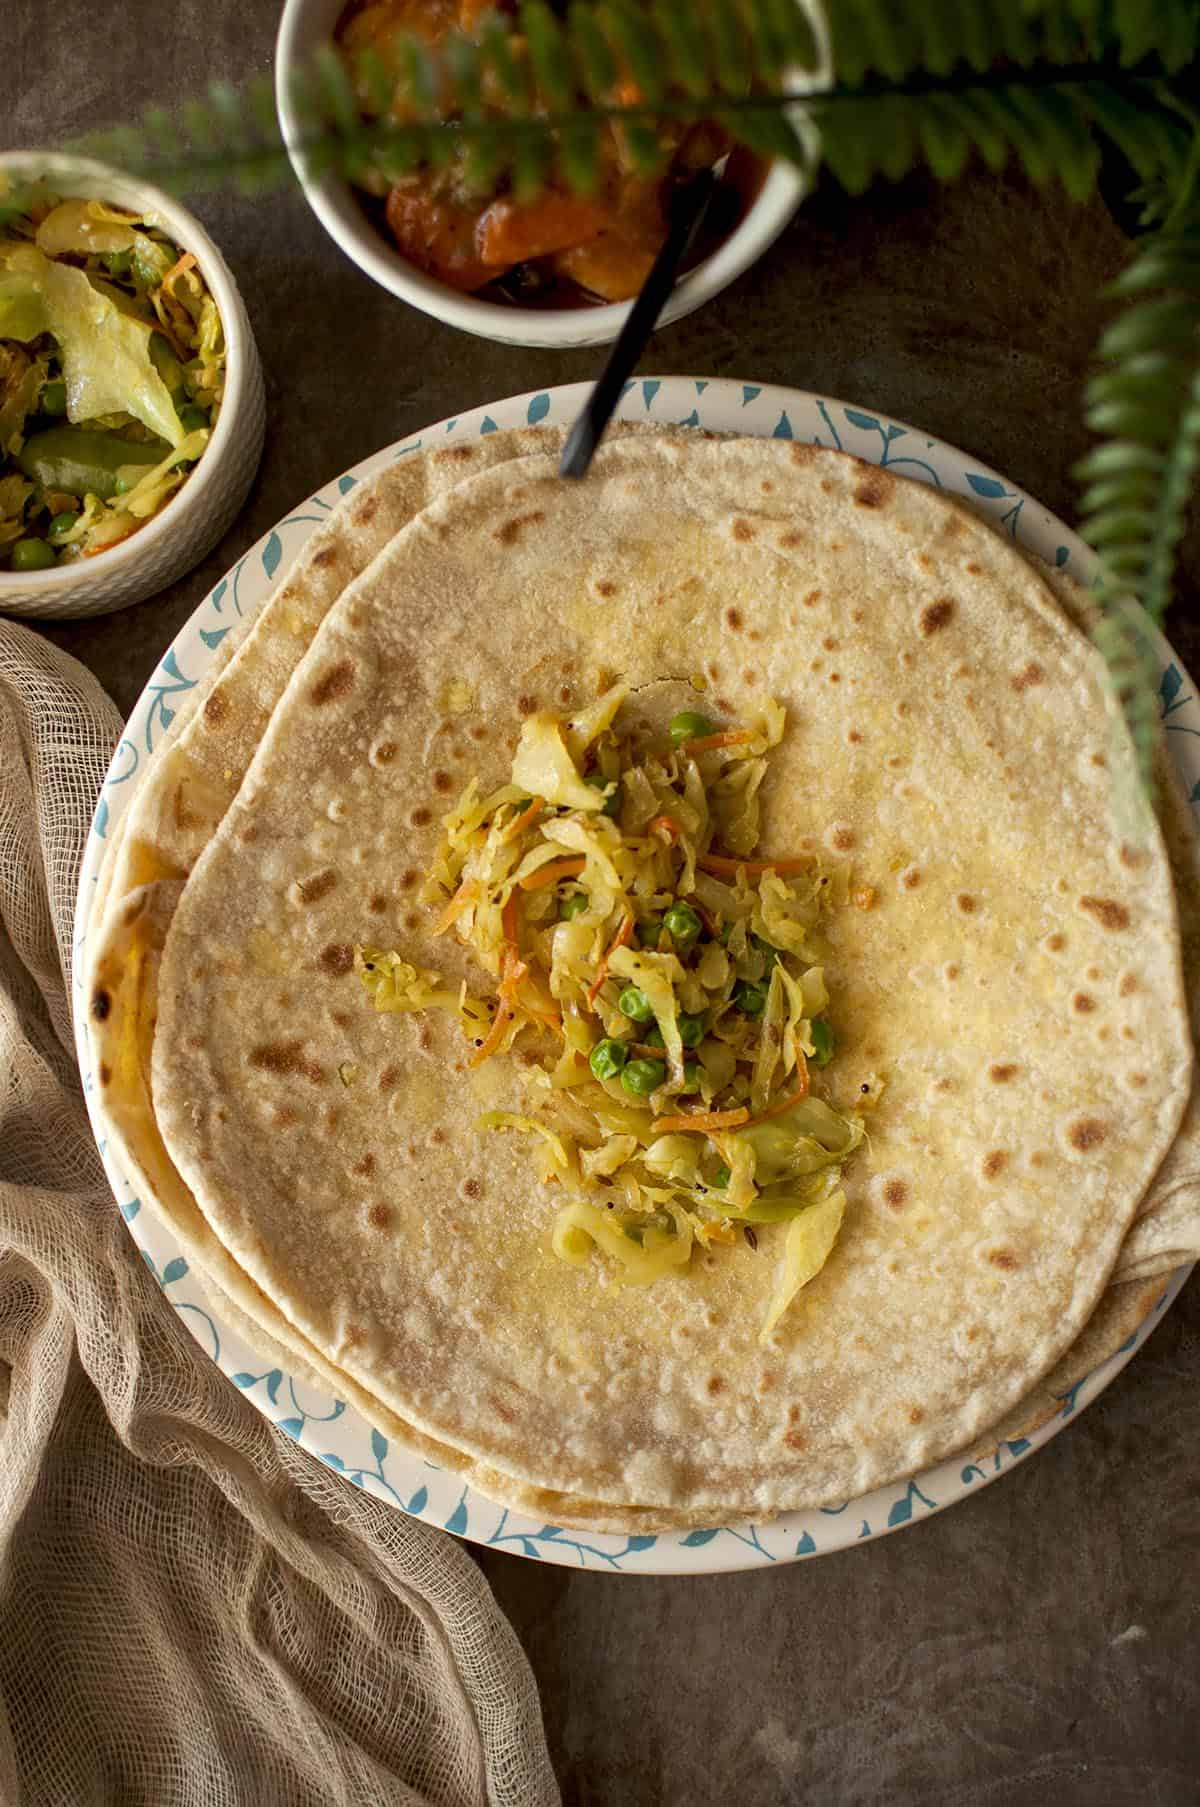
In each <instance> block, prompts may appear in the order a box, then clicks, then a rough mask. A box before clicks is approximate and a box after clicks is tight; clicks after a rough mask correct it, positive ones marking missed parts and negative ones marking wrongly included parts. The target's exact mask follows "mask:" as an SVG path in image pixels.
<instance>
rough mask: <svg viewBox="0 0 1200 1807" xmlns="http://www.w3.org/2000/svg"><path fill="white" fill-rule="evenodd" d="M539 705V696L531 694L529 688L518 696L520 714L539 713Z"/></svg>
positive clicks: (518, 712)
mask: <svg viewBox="0 0 1200 1807" xmlns="http://www.w3.org/2000/svg"><path fill="white" fill-rule="evenodd" d="M537 706H538V700H537V698H536V697H535V696H531V695H530V694H529V692H528V691H527V690H526V691H523V692H522V693H521V695H520V696H519V697H518V698H517V714H518V715H536V714H537Z"/></svg>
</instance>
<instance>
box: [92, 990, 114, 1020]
mask: <svg viewBox="0 0 1200 1807" xmlns="http://www.w3.org/2000/svg"><path fill="white" fill-rule="evenodd" d="M111 1011H112V998H111V997H110V995H109V993H108V992H107V991H105V990H104V989H103V987H101V988H100V989H99V990H98V991H95V992H93V993H92V1020H93V1022H97V1023H106V1022H107V1021H108V1018H109V1015H110V1013H111Z"/></svg>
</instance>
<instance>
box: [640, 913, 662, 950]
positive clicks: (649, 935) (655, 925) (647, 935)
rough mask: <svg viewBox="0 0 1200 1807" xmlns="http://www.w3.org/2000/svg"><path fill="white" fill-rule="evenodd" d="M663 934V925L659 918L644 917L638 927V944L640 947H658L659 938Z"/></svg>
mask: <svg viewBox="0 0 1200 1807" xmlns="http://www.w3.org/2000/svg"><path fill="white" fill-rule="evenodd" d="M661 934H662V923H661V921H660V920H659V918H658V917H657V916H644V917H643V918H642V920H641V922H639V923H638V925H637V942H638V946H639V947H657V946H658V938H659V936H660V935H661Z"/></svg>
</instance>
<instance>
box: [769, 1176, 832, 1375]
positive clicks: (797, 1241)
mask: <svg viewBox="0 0 1200 1807" xmlns="http://www.w3.org/2000/svg"><path fill="white" fill-rule="evenodd" d="M845 1213H846V1194H845V1193H844V1192H841V1191H838V1192H831V1193H830V1195H829V1197H828V1198H827V1199H825V1200H824V1201H823V1202H822V1203H821V1204H819V1205H814V1206H813V1207H812V1209H811V1210H809V1211H804V1212H802V1213H801V1215H800V1216H799V1217H796V1218H793V1220H792V1223H791V1224H790V1226H789V1228H788V1233H787V1240H786V1241H785V1243H784V1245H783V1265H782V1267H781V1269H780V1271H779V1277H778V1278H777V1280H776V1282H775V1289H774V1291H773V1292H772V1294H771V1303H770V1305H769V1306H768V1307H767V1316H766V1320H765V1322H764V1323H763V1327H762V1329H761V1331H760V1332H759V1336H758V1340H759V1342H760V1343H765V1342H766V1340H767V1338H768V1337H769V1336H770V1334H771V1332H772V1331H773V1330H774V1328H775V1326H776V1325H777V1324H778V1322H779V1320H780V1318H781V1317H782V1316H783V1314H784V1312H785V1311H786V1310H787V1308H788V1306H789V1305H790V1304H791V1302H792V1300H793V1299H794V1298H795V1297H796V1294H797V1293H798V1292H799V1291H800V1289H801V1287H804V1286H807V1285H808V1283H809V1281H810V1280H812V1279H814V1278H815V1277H816V1275H817V1274H819V1273H820V1271H821V1269H822V1268H823V1267H824V1265H825V1263H826V1262H827V1261H828V1259H829V1257H830V1255H831V1254H832V1253H833V1245H834V1243H835V1242H836V1241H837V1239H838V1232H839V1230H840V1229H841V1227H842V1218H843V1217H844V1216H845Z"/></svg>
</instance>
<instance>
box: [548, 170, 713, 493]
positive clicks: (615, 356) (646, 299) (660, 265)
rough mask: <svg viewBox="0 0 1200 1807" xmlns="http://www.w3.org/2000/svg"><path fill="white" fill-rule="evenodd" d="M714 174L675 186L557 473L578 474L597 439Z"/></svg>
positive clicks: (671, 283) (700, 214)
mask: <svg viewBox="0 0 1200 1807" xmlns="http://www.w3.org/2000/svg"><path fill="white" fill-rule="evenodd" d="M719 180H720V178H719V177H718V175H717V173H716V171H715V170H712V169H706V170H703V171H702V172H701V174H700V175H698V176H697V177H696V178H695V179H694V180H693V181H691V182H689V183H688V185H687V187H686V188H684V189H681V190H680V192H679V194H678V196H677V197H676V200H675V204H674V205H673V207H672V209H671V224H670V227H669V229H668V231H667V236H666V238H665V239H664V241H663V246H662V249H661V251H660V252H659V254H658V256H657V257H656V258H655V260H654V262H653V264H652V265H651V266H650V274H649V275H648V276H647V277H646V280H645V282H644V283H643V284H642V286H641V289H640V290H639V292H638V297H637V300H636V301H635V302H634V304H633V306H632V307H631V308H630V310H629V318H628V319H627V320H626V322H625V324H624V326H623V327H622V328H621V330H620V332H619V333H618V335H617V339H616V342H615V344H614V345H613V348H612V350H611V352H610V353H609V354H608V362H607V363H606V364H605V366H604V369H603V370H602V371H601V372H600V375H599V378H598V379H597V382H596V386H595V388H594V389H593V390H592V393H591V394H590V395H589V397H588V399H587V402H586V404H585V405H584V408H583V412H582V413H581V414H580V416H579V419H578V420H577V421H576V422H575V425H574V426H573V427H572V428H571V431H570V434H569V436H568V438H567V443H566V445H565V446H564V447H563V453H562V458H561V460H560V462H559V467H558V474H559V476H560V477H584V476H586V475H587V470H588V466H589V465H590V464H591V462H592V458H593V456H594V454H595V451H596V447H597V446H598V445H599V443H600V439H601V436H602V435H603V433H604V429H605V427H606V426H607V425H608V423H609V421H610V420H611V418H612V412H613V409H614V408H615V407H616V405H617V403H618V402H619V401H620V399H621V390H622V389H623V387H624V385H625V382H626V379H627V378H628V377H629V375H630V373H631V372H632V371H633V369H634V368H635V366H636V364H637V361H638V359H639V358H640V357H641V355H642V353H643V351H644V350H645V349H646V341H647V340H648V339H649V337H650V334H651V333H652V332H653V331H654V325H655V322H656V321H657V319H658V316H659V314H660V313H661V312H662V309H663V306H664V304H665V303H666V300H667V298H668V296H669V295H670V293H671V290H672V289H673V288H674V287H675V277H676V273H677V271H678V269H679V265H680V264H681V262H682V261H683V259H684V258H685V257H686V256H687V252H688V248H689V246H690V245H691V242H692V240H693V238H694V237H695V235H696V232H697V229H698V228H699V225H700V222H701V220H703V218H704V215H705V214H706V212H707V211H708V206H709V202H710V201H711V200H712V198H713V195H714V194H715V193H716V190H717V185H718V182H719Z"/></svg>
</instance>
